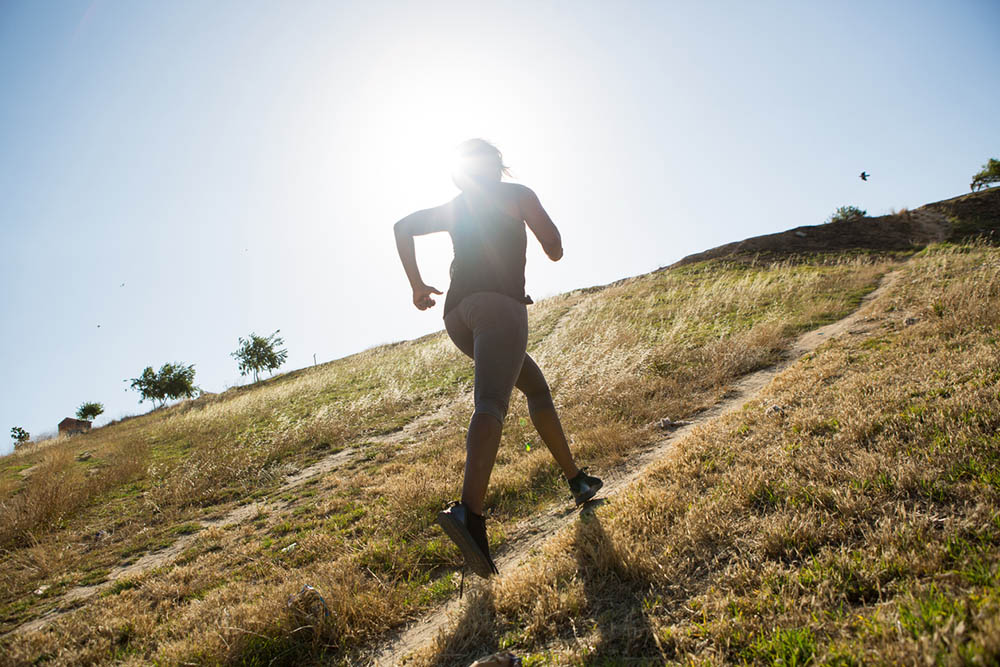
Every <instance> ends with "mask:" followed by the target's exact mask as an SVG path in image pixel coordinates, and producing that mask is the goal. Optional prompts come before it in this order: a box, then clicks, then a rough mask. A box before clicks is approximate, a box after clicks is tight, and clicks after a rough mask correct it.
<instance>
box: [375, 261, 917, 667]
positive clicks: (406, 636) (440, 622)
mask: <svg viewBox="0 0 1000 667" xmlns="http://www.w3.org/2000/svg"><path fill="white" fill-rule="evenodd" d="M899 275H900V272H899V271H893V272H891V273H887V274H886V275H885V276H883V278H882V281H881V282H880V284H879V286H878V288H877V289H876V290H874V291H873V292H871V293H870V294H868V295H867V296H866V297H865V298H864V300H863V301H862V303H861V305H860V306H859V308H858V309H857V310H855V311H854V312H853V313H851V314H850V315H848V316H847V317H845V318H843V319H841V320H838V321H837V322H834V323H832V324H828V325H826V326H824V327H820V328H819V329H814V330H812V331H808V332H806V333H804V334H802V335H801V336H800V337H799V338H798V339H796V340H795V342H793V343H792V345H791V346H790V347H789V350H788V352H787V354H786V356H785V359H784V360H783V361H781V362H779V363H778V364H775V365H774V366H770V367H768V368H764V369H761V370H759V371H756V372H754V373H750V374H749V375H746V376H744V377H743V378H741V379H740V380H739V381H737V382H736V383H735V384H734V385H733V387H732V388H731V390H730V391H729V392H728V393H727V394H726V397H725V398H724V399H723V400H721V401H719V402H718V403H716V404H715V405H714V406H712V407H711V408H709V409H707V410H704V411H703V412H701V413H700V414H698V416H697V417H696V418H695V419H693V420H692V421H691V422H688V423H685V424H684V425H682V426H680V427H679V428H677V429H675V430H673V431H671V432H670V433H669V434H668V435H666V436H665V437H663V438H662V439H660V440H658V441H657V442H655V443H653V444H652V445H650V446H649V447H647V448H645V449H643V450H641V451H639V452H638V453H636V454H635V455H634V456H633V457H632V460H631V462H630V463H629V464H628V466H627V467H626V466H621V467H619V468H617V469H614V470H610V471H607V472H606V474H605V475H604V488H603V490H602V491H601V493H600V497H601V498H610V497H612V496H614V495H616V494H618V493H620V492H621V491H622V490H623V489H625V488H626V487H628V486H629V485H630V484H632V483H633V482H634V481H636V480H637V479H638V478H639V477H640V476H641V475H642V474H643V473H644V472H645V471H646V469H647V468H648V467H649V466H650V465H651V464H653V463H654V462H656V461H658V460H660V459H662V458H663V457H664V456H666V455H667V454H668V453H669V452H670V451H671V450H672V449H673V448H674V446H675V445H676V444H677V443H679V442H680V441H682V440H683V439H684V438H685V437H687V436H688V435H690V434H691V433H693V432H694V431H695V430H696V429H699V428H702V427H704V426H705V425H707V424H709V423H710V422H712V421H713V420H716V419H718V418H720V417H722V416H723V415H726V414H729V413H730V412H733V411H735V410H739V409H740V408H742V407H743V405H744V404H745V403H746V402H747V401H749V400H751V399H752V398H754V396H756V395H757V393H758V392H760V390H761V389H763V388H764V387H765V386H766V385H767V384H768V383H770V382H771V380H772V379H774V377H775V376H776V375H778V374H779V373H781V372H782V371H783V370H785V369H786V368H788V367H789V366H791V365H792V364H794V363H795V362H796V361H798V360H799V359H801V358H802V357H803V356H805V355H807V354H809V353H810V352H812V351H813V350H815V349H816V348H817V347H819V345H821V344H822V343H823V342H824V341H826V340H830V339H832V338H836V337H837V336H842V335H845V334H847V335H866V334H868V333H870V332H871V331H873V330H874V329H875V328H876V326H877V321H876V320H875V319H873V318H870V317H868V308H867V306H868V304H869V303H871V302H872V301H874V300H875V299H877V298H878V297H879V296H881V295H882V294H884V293H885V292H886V291H887V290H888V289H889V288H890V287H891V286H892V285H893V284H894V283H895V281H896V280H897V279H898V278H899ZM575 515H576V510H575V509H574V508H570V507H567V506H566V504H560V505H558V506H554V507H551V508H550V509H548V510H546V511H544V512H542V513H541V514H539V515H536V516H534V517H532V518H531V519H530V520H526V521H523V522H521V523H520V524H518V525H517V526H516V527H515V528H514V530H512V531H511V533H510V537H509V540H508V542H507V544H506V545H505V546H504V548H503V549H502V550H500V551H499V552H498V553H497V554H496V558H495V560H496V563H497V568H498V569H499V570H500V571H501V572H505V571H507V572H509V571H513V570H516V569H517V567H518V566H519V565H520V564H521V563H522V562H524V561H525V560H526V559H527V558H528V557H529V556H530V555H531V554H533V553H535V551H536V549H538V548H539V547H540V546H541V545H542V544H543V543H544V542H545V541H547V540H548V539H549V538H551V537H553V536H554V535H555V534H556V533H557V532H558V531H559V530H561V529H562V528H564V527H566V526H569V525H571V524H572V521H573V517H574V516H575ZM501 576H502V575H501ZM471 578H474V575H470V579H471ZM467 583H468V582H467ZM470 599H471V596H470ZM462 604H463V601H462V600H459V599H458V598H457V597H456V598H452V599H451V600H449V601H448V602H447V603H445V604H444V605H443V606H442V607H440V608H438V609H436V610H435V611H432V612H431V613H429V614H427V615H425V616H424V617H423V618H420V619H418V620H416V621H414V622H412V623H410V625H409V626H408V627H406V628H405V629H404V630H403V631H401V632H398V633H396V635H395V636H394V637H393V638H392V639H391V640H389V641H388V642H387V643H385V644H384V645H383V646H381V647H380V648H379V649H378V651H377V653H376V654H375V655H374V656H373V657H372V658H371V664H373V665H378V666H385V667H388V666H389V665H398V664H402V663H403V662H404V661H405V659H406V658H407V656H410V655H412V654H413V653H414V652H416V651H418V650H419V649H421V648H423V647H425V646H427V645H428V644H430V643H431V642H432V641H434V639H435V638H436V636H437V635H438V634H439V633H442V632H446V631H447V629H448V628H449V627H450V626H451V625H453V624H454V623H455V622H456V619H457V618H460V616H461V612H462V609H463V606H462Z"/></svg>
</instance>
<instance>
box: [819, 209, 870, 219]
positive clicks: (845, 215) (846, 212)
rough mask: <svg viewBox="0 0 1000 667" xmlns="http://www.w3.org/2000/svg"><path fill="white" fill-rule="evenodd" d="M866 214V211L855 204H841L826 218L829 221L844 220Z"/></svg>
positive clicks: (861, 216)
mask: <svg viewBox="0 0 1000 667" xmlns="http://www.w3.org/2000/svg"><path fill="white" fill-rule="evenodd" d="M866 215H868V211H863V210H861V209H860V208H858V207H857V206H841V207H840V208H838V209H837V210H836V211H834V212H833V215H831V216H830V218H829V219H828V220H827V222H828V223H830V222H845V221H847V220H857V219H858V218H863V217H865V216H866Z"/></svg>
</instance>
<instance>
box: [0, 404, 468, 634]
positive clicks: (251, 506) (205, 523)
mask: <svg viewBox="0 0 1000 667" xmlns="http://www.w3.org/2000/svg"><path fill="white" fill-rule="evenodd" d="M451 404H452V402H451V401H449V402H448V403H446V404H444V405H441V406H438V409H437V410H436V411H434V412H431V413H428V414H426V415H423V416H421V417H418V418H417V419H414V420H413V421H412V422H410V423H408V424H407V425H406V426H404V427H403V428H402V429H400V430H399V431H395V432H393V433H387V434H385V435H380V436H374V437H370V438H365V439H364V440H363V441H361V442H359V443H356V444H353V445H349V446H347V447H345V448H344V449H342V450H340V451H339V452H335V453H333V454H330V455H329V456H326V457H324V458H322V459H320V460H319V461H316V462H315V463H313V464H311V465H309V466H306V467H305V468H302V469H301V470H298V471H296V472H295V473H293V474H290V475H289V476H288V477H287V479H285V481H284V482H283V483H282V484H281V486H279V487H278V488H277V489H275V490H274V491H273V492H272V493H271V494H270V495H271V496H272V498H274V497H279V496H281V495H282V494H284V493H286V492H287V491H289V490H291V489H294V488H296V487H299V486H302V485H304V484H306V483H307V482H308V481H309V480H312V479H315V478H317V477H319V476H322V475H326V474H327V473H330V472H332V471H334V470H337V469H339V468H343V467H345V466H349V465H353V464H354V463H355V462H357V461H359V460H361V459H362V458H363V457H364V447H365V446H367V445H370V444H372V443H377V444H399V443H402V442H405V441H407V440H415V439H416V438H417V436H419V435H420V434H421V433H422V432H423V431H424V430H425V429H426V428H428V427H430V426H431V425H432V424H433V423H434V422H436V421H438V420H439V419H441V418H442V416H443V415H445V414H446V412H447V411H448V410H449V409H450V406H451ZM285 505H286V503H285V501H282V500H267V499H265V500H258V501H254V502H251V503H247V504H246V505H239V506H237V507H234V508H232V509H231V510H229V511H228V512H226V513H225V514H224V515H222V516H221V517H218V518H213V519H202V520H201V521H198V522H197V523H199V524H200V525H201V528H203V529H204V528H212V527H219V528H224V527H226V526H232V525H234V524H238V523H242V522H244V521H247V520H249V519H251V518H253V517H255V516H257V515H258V514H259V513H261V512H265V513H271V512H275V511H278V510H281V509H283V508H284V506H285ZM197 537H198V532H197V531H196V532H194V533H191V534H189V535H184V536H182V537H180V538H178V539H177V540H176V541H174V542H173V543H172V544H171V545H170V546H167V547H165V548H163V549H159V550H157V551H153V552H150V553H147V554H145V555H144V556H142V557H141V558H139V559H138V560H136V561H135V562H134V563H131V564H129V565H122V566H119V567H116V568H114V569H112V570H111V572H109V573H108V576H107V579H105V580H104V581H102V582H101V583H99V584H94V585H92V586H77V587H76V588H71V589H70V590H68V591H66V592H65V593H63V594H62V596H60V597H59V598H57V600H56V604H55V606H53V608H52V609H51V610H49V611H48V612H46V613H45V614H43V615H41V616H39V617H38V618H36V619H34V620H32V621H29V622H27V623H23V624H21V625H19V626H17V627H16V628H14V629H13V630H11V631H10V632H8V633H6V634H4V635H0V636H7V635H10V634H15V633H17V634H21V633H26V632H34V631H37V630H40V629H41V628H43V627H44V626H45V625H47V624H48V623H50V622H52V621H53V620H55V619H57V618H59V617H60V616H64V615H66V614H68V613H70V612H72V611H74V610H76V609H79V608H80V606H82V605H83V604H85V603H86V601H87V600H90V599H91V598H93V597H95V596H96V595H98V594H99V593H101V592H102V591H104V590H105V589H107V588H109V587H111V586H113V585H114V584H115V582H117V581H119V580H122V579H128V578H132V577H136V576H139V575H140V574H142V573H144V572H148V571H149V570H152V569H154V568H158V567H163V566H165V565H169V564H170V563H172V562H173V561H174V559H175V558H177V557H178V556H179V555H181V554H182V553H184V551H185V550H186V549H187V548H188V547H190V546H191V545H192V543H193V542H194V541H195V539H197Z"/></svg>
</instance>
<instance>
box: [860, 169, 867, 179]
mask: <svg viewBox="0 0 1000 667" xmlns="http://www.w3.org/2000/svg"><path fill="white" fill-rule="evenodd" d="M861 180H862V181H867V180H868V172H867V171H863V172H861Z"/></svg>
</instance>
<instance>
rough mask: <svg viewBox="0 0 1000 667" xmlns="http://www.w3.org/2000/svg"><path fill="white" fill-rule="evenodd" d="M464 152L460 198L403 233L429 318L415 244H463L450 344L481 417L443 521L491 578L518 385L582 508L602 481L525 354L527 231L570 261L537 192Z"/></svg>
mask: <svg viewBox="0 0 1000 667" xmlns="http://www.w3.org/2000/svg"><path fill="white" fill-rule="evenodd" d="M457 153H458V156H457V157H458V163H457V166H456V167H455V169H454V171H453V173H452V180H453V181H454V182H455V185H457V186H458V188H459V190H461V191H462V192H461V194H459V195H458V196H457V197H455V198H454V199H452V200H451V201H449V202H448V203H446V204H442V205H441V206H438V207H435V208H430V209H426V210H423V211H417V212H416V213H412V214H410V215H408V216H406V217H405V218H403V219H402V220H400V221H399V222H397V223H396V225H395V228H394V229H395V233H396V248H397V250H399V259H400V260H401V261H402V263H403V268H404V269H405V271H406V277H407V278H409V280H410V286H411V287H412V288H413V305H414V306H416V307H417V308H419V309H420V310H426V309H428V308H431V307H432V306H434V304H435V301H434V298H433V296H432V295H434V294H441V292H440V291H438V290H437V289H435V288H434V287H431V286H429V285H425V284H424V282H423V280H421V278H420V271H419V269H418V268H417V260H416V254H415V251H414V244H413V237H414V236H419V235H422V234H431V233H434V232H448V233H449V234H450V235H451V239H452V244H453V245H454V249H455V259H454V261H453V262H452V264H451V285H450V286H449V288H448V296H447V297H446V298H445V302H444V323H445V328H446V329H447V331H448V335H449V336H450V337H451V340H452V341H453V342H454V343H455V345H456V346H458V348H459V349H460V350H461V351H462V352H464V353H465V354H467V355H468V356H470V357H472V359H473V360H474V362H475V390H474V395H475V411H474V413H473V415H472V420H471V422H470V423H469V432H468V435H467V437H466V442H465V451H466V454H465V479H464V482H463V484H462V500H461V502H456V503H453V504H452V505H451V506H450V507H449V508H448V509H446V510H444V511H442V512H441V513H440V514H438V523H440V524H441V527H442V528H443V529H444V531H445V532H446V533H447V534H448V536H449V537H450V538H451V539H452V540H454V541H455V543H456V544H457V545H458V547H459V548H460V549H461V550H462V554H463V555H464V557H465V562H466V563H467V564H468V565H469V566H470V567H471V568H472V569H473V571H475V572H476V574H478V575H480V576H482V577H489V576H490V575H491V574H494V573H496V572H497V569H496V566H495V565H494V564H493V560H492V559H491V558H490V551H489V543H488V541H487V539H486V525H485V523H484V520H483V516H482V515H483V499H484V498H485V497H486V487H487V485H488V484H489V480H490V473H491V472H492V470H493V464H494V462H495V461H496V456H497V448H498V447H499V444H500V433H501V431H502V429H503V420H504V417H505V416H506V414H507V405H508V402H509V400H510V394H511V391H512V390H513V388H514V387H515V386H516V387H517V388H518V389H520V390H521V391H522V392H523V393H524V395H525V397H526V398H527V400H528V412H529V414H530V415H531V421H532V423H533V424H534V425H535V428H536V429H537V430H538V434H539V436H541V438H542V441H543V442H545V444H546V446H547V447H548V448H549V451H550V452H551V453H552V456H553V458H555V460H556V463H558V464H559V466H560V468H562V472H563V474H564V475H565V476H566V479H567V480H568V482H569V486H570V490H571V492H572V494H573V497H574V498H575V499H576V502H577V504H580V503H584V502H586V501H588V500H590V499H591V498H593V497H594V494H595V493H597V491H598V489H600V488H601V484H602V482H601V480H599V479H598V478H596V477H592V476H590V475H587V474H586V473H585V472H583V471H581V470H580V469H579V468H577V466H576V463H575V462H574V460H573V455H572V454H571V453H570V451H569V445H568V443H567V442H566V436H565V434H564V433H563V429H562V425H561V424H560V423H559V415H558V414H557V413H556V408H555V405H554V404H553V403H552V394H551V393H550V392H549V387H548V384H547V383H546V382H545V377H544V376H543V375H542V371H541V370H539V368H538V365H537V364H535V362H534V360H533V359H532V358H531V357H530V356H528V355H527V354H526V348H527V342H528V311H527V307H526V306H527V304H529V303H531V298H530V297H528V296H527V295H526V294H525V293H524V264H525V248H526V245H527V234H526V233H525V230H524V226H525V224H527V225H528V228H529V229H531V231H532V232H533V233H534V235H535V237H536V238H537V239H538V241H539V243H541V245H542V249H543V250H545V254H546V255H548V256H549V259H551V260H552V261H554V262H555V261H558V260H559V259H560V258H561V257H562V254H563V250H562V239H561V237H560V236H559V230H557V229H556V226H555V225H554V224H553V223H552V220H551V219H550V218H549V216H548V214H547V213H546V212H545V209H543V208H542V205H541V203H539V201H538V197H536V196H535V193H534V192H532V191H531V190H530V189H529V188H527V187H525V186H523V185H517V184H514V183H504V182H503V181H502V178H503V175H504V174H508V175H509V172H508V171H507V167H505V166H504V164H503V157H502V156H501V154H500V151H499V150H497V148H496V147H495V146H493V145H492V144H490V143H489V142H486V141H483V140H482V139H470V140H468V141H465V142H463V143H462V144H460V145H459V146H458V149H457Z"/></svg>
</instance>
